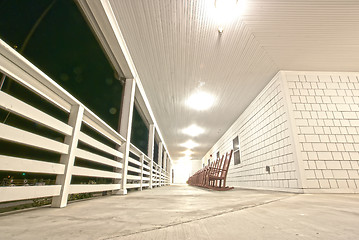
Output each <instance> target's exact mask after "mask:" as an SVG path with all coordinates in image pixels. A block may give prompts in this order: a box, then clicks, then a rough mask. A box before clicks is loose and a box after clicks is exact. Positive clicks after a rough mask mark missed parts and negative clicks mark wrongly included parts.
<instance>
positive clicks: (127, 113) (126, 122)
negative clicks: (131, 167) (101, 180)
mask: <svg viewBox="0 0 359 240" xmlns="http://www.w3.org/2000/svg"><path fill="white" fill-rule="evenodd" d="M135 87H136V82H135V80H134V79H126V82H125V89H124V97H123V100H122V101H123V102H122V109H121V121H120V134H121V135H122V136H123V137H124V138H125V139H126V143H125V144H122V146H121V148H120V150H121V152H122V153H123V160H122V179H121V189H120V190H119V191H116V193H117V194H123V195H124V194H127V189H126V184H127V167H128V158H129V154H130V144H131V128H132V116H133V107H134V103H135Z"/></svg>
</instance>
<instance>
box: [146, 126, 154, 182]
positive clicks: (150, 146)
mask: <svg viewBox="0 0 359 240" xmlns="http://www.w3.org/2000/svg"><path fill="white" fill-rule="evenodd" d="M148 130H149V132H148V151H147V153H148V157H149V158H150V185H149V188H150V189H151V188H152V177H153V173H152V171H153V148H154V142H155V125H154V124H150V126H149V129H148Z"/></svg>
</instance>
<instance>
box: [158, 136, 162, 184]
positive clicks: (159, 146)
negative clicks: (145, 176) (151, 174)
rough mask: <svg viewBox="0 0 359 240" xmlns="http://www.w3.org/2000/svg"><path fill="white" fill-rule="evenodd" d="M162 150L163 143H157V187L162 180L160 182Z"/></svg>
mask: <svg viewBox="0 0 359 240" xmlns="http://www.w3.org/2000/svg"><path fill="white" fill-rule="evenodd" d="M162 149H163V143H162V142H159V143H158V158H157V160H158V169H157V171H158V172H159V179H158V186H159V187H161V185H162V180H161V175H162V160H163V155H162Z"/></svg>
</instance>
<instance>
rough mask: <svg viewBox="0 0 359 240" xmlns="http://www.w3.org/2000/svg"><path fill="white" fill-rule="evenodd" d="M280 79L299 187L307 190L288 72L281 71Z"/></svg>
mask: <svg viewBox="0 0 359 240" xmlns="http://www.w3.org/2000/svg"><path fill="white" fill-rule="evenodd" d="M279 79H280V86H281V88H282V93H283V100H284V107H285V113H286V115H287V119H288V129H289V136H290V140H291V145H292V146H293V160H294V163H295V164H294V165H295V167H296V171H295V172H296V174H297V179H298V187H299V188H300V189H305V188H307V182H306V181H307V178H306V176H305V170H304V164H303V158H302V152H301V150H300V143H299V139H298V131H297V125H296V123H295V118H294V110H293V106H292V101H291V99H290V94H289V86H288V82H287V76H286V72H283V71H281V72H280V75H279Z"/></svg>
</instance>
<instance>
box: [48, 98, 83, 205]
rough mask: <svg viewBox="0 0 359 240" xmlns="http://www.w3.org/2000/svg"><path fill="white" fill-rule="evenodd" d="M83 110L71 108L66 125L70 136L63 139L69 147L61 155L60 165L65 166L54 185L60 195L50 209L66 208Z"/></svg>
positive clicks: (77, 107) (53, 199) (78, 106)
mask: <svg viewBox="0 0 359 240" xmlns="http://www.w3.org/2000/svg"><path fill="white" fill-rule="evenodd" d="M83 114H84V108H83V107H82V106H80V105H75V106H72V108H71V112H70V117H69V121H68V124H69V125H70V126H71V127H72V128H73V129H72V134H71V136H66V137H65V144H67V145H69V152H68V153H67V154H63V155H61V158H60V163H61V164H64V165H65V171H64V174H61V175H57V177H56V185H61V191H60V195H59V196H56V197H53V198H52V203H51V207H59V208H62V207H66V205H67V199H68V195H69V193H68V192H69V186H70V183H71V178H72V167H73V166H74V162H75V152H76V148H77V143H78V140H79V133H80V129H81V124H82V117H83Z"/></svg>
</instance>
